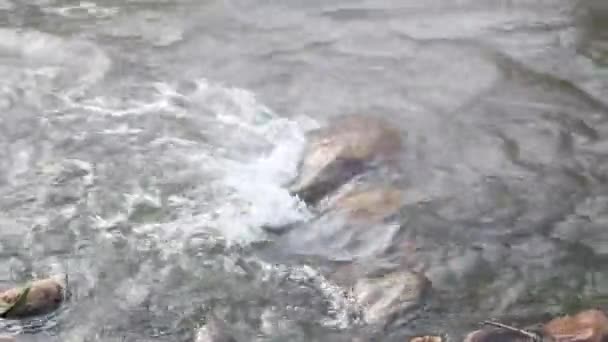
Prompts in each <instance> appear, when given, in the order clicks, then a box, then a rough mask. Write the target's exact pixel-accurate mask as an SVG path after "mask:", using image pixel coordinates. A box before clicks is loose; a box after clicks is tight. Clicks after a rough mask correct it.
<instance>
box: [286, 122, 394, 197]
mask: <svg viewBox="0 0 608 342" xmlns="http://www.w3.org/2000/svg"><path fill="white" fill-rule="evenodd" d="M400 149H401V133H400V132H399V131H398V130H397V129H395V128H394V127H392V126H390V125H389V123H388V122H385V121H383V120H381V119H378V118H372V117H365V116H343V117H339V118H337V119H336V120H334V121H333V122H331V123H330V125H329V127H326V128H321V129H319V130H316V131H313V132H312V133H311V134H310V136H309V142H308V145H307V147H306V150H305V152H304V157H303V160H302V162H301V164H300V170H299V175H298V177H297V179H296V180H295V181H294V182H293V184H292V185H291V186H290V192H291V193H293V194H295V195H297V196H298V197H300V198H301V199H302V200H304V201H305V202H306V203H308V204H315V203H316V202H317V201H319V200H320V199H321V198H323V197H324V196H326V195H327V194H328V193H330V192H332V191H334V190H335V189H337V188H338V187H339V186H341V185H343V184H344V183H346V182H347V181H348V180H350V179H351V178H352V177H354V176H356V175H358V174H360V173H362V172H363V171H364V170H366V169H367V168H369V167H372V166H373V165H374V164H375V163H377V162H379V161H383V160H391V159H392V158H393V157H395V155H396V154H397V153H398V152H399V151H400Z"/></svg>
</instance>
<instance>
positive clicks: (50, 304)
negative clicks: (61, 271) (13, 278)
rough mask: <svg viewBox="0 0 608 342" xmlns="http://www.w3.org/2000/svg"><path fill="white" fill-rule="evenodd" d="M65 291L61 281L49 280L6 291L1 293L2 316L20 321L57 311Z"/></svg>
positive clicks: (37, 281)
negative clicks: (20, 319)
mask: <svg viewBox="0 0 608 342" xmlns="http://www.w3.org/2000/svg"><path fill="white" fill-rule="evenodd" d="M63 289H64V285H63V284H62V283H61V282H60V281H59V280H57V279H53V278H47V279H41V280H36V281H33V282H32V283H31V284H30V285H29V286H27V287H22V288H12V289H9V290H6V291H4V292H2V293H0V300H1V302H2V312H1V314H0V316H1V317H2V318H8V319H19V318H25V317H29V316H37V315H43V314H46V313H49V312H51V311H53V310H56V309H57V308H58V307H59V305H61V303H62V301H63Z"/></svg>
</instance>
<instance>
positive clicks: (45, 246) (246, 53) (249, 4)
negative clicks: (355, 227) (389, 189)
mask: <svg viewBox="0 0 608 342" xmlns="http://www.w3.org/2000/svg"><path fill="white" fill-rule="evenodd" d="M0 23H1V26H0V130H1V134H0V270H1V272H0V281H1V283H2V285H4V286H6V287H9V286H12V285H14V284H15V283H18V282H22V281H27V280H29V279H31V278H32V277H38V276H45V275H49V274H55V273H67V274H68V275H69V279H70V291H71V297H70V299H69V300H68V301H67V303H66V305H64V307H63V308H62V309H61V310H60V311H59V312H57V313H55V314H54V315H51V316H49V317H43V318H40V319H36V320H34V321H31V322H12V321H4V322H1V323H2V325H1V326H0V328H1V330H3V331H5V332H13V333H19V334H20V337H19V338H20V340H19V341H194V339H195V335H196V332H197V329H198V328H200V327H202V326H204V325H205V324H206V322H208V321H210V317H212V316H213V315H215V316H220V317H221V318H222V320H223V321H224V322H225V326H223V328H222V329H224V330H226V331H227V332H230V333H231V334H233V335H234V336H235V337H236V339H237V340H238V341H355V339H354V338H360V340H358V341H363V340H365V339H366V338H370V339H371V340H374V341H376V340H377V341H393V340H394V341H403V340H404V339H405V337H406V336H410V335H411V334H418V333H427V332H434V333H446V334H449V335H450V336H451V337H453V338H454V339H455V340H457V338H458V336H461V335H462V334H464V333H466V332H467V331H469V330H470V329H473V328H475V327H476V323H477V322H478V321H480V320H483V319H487V318H490V317H495V318H500V319H503V320H506V321H510V322H517V321H522V322H534V321H542V320H544V319H546V318H547V317H550V316H552V315H555V314H559V313H564V312H570V311H572V310H576V309H578V308H582V307H585V308H586V307H590V306H600V307H604V306H606V305H608V302H607V300H608V299H607V298H608V297H607V296H608V271H607V269H606V267H605V266H604V265H605V263H606V261H607V258H606V256H607V255H608V228H607V226H606V223H607V222H608V211H607V209H606V208H607V205H608V187H607V181H608V178H607V177H606V172H607V171H608V107H607V106H608V100H607V98H608V97H607V96H608V30H607V29H608V26H607V24H606V23H608V5H606V4H605V3H604V1H602V0H597V1H594V0H585V1H573V0H491V1H490V0H488V1H479V0H458V1H448V0H427V1H410V0H398V1H392V0H374V1H365V0H349V1H346V0H334V1H315V0H311V1H300V0H298V1H295V0H284V1H266V0H256V1H252V0H224V1H219V0H218V1H214V0H190V1H186V0H173V1H169V0H166V1H161V0H145V1H144V0H130V1H124V0H122V1H117V0H105V1H97V2H95V1H86V2H85V1H60V0H21V1H16V0H0ZM354 113H359V114H363V115H374V116H380V117H382V118H384V119H386V120H389V121H390V122H392V123H394V124H395V126H396V127H398V128H400V129H401V130H402V132H403V139H404V142H405V147H406V148H405V149H404V152H403V155H402V156H401V157H402V158H401V164H402V165H401V166H402V167H401V170H402V172H399V173H398V174H393V175H390V179H391V180H392V182H393V184H394V185H395V186H397V187H399V188H400V189H402V190H403V191H404V193H405V194H406V197H407V202H408V203H409V204H411V205H409V206H407V208H406V209H405V210H404V212H403V213H402V215H400V219H399V221H398V222H396V227H398V229H397V230H394V229H393V230H391V231H388V230H387V231H386V233H385V234H378V235H377V236H376V235H372V236H369V235H368V236H366V239H367V240H366V241H365V242H366V243H365V248H363V249H361V250H341V251H339V252H338V251H335V252H333V250H332V251H331V252H328V253H325V255H319V256H318V258H316V259H314V258H313V259H314V260H312V259H310V260H308V259H307V261H300V262H298V261H294V260H292V259H289V260H287V259H285V260H283V259H281V258H279V257H275V258H274V259H273V258H271V257H269V256H268V254H267V253H260V252H259V250H260V248H261V247H260V246H265V247H263V248H261V249H266V248H267V246H268V245H272V244H273V243H276V242H273V241H274V238H273V236H271V235H269V234H267V233H266V232H265V231H264V230H263V229H261V227H262V226H264V225H282V224H289V223H291V222H296V221H299V222H301V221H304V222H308V221H307V220H310V219H311V215H312V213H311V212H310V211H309V210H307V209H306V208H305V206H304V205H303V204H302V203H300V202H299V201H298V200H297V199H295V198H293V197H291V196H290V195H289V194H288V193H287V191H286V190H285V187H284V185H285V184H286V183H288V182H289V181H290V180H291V179H292V178H293V177H294V176H295V175H296V173H297V163H298V160H299V157H300V155H301V153H302V149H303V146H304V144H305V132H306V131H308V130H310V129H313V128H315V127H319V126H322V125H323V124H324V123H325V122H326V121H327V120H328V119H329V118H331V117H335V116H337V115H343V114H354ZM317 232H318V230H317V229H308V230H307V229H306V224H304V228H301V229H300V230H299V231H298V232H297V234H301V237H302V241H307V243H309V245H306V246H304V247H303V248H312V249H313V250H314V247H315V246H316V247H318V249H320V250H321V249H325V248H324V246H325V245H327V244H328V245H335V244H332V243H333V241H319V239H316V240H315V238H316V235H315V234H317ZM386 241H389V244H388V246H387V245H386ZM404 242H408V243H410V244H413V245H415V246H416V250H417V252H416V253H413V254H408V253H407V252H405V251H404V249H403V248H401V247H400V246H402V244H403V243H404ZM336 243H337V242H336ZM282 247H284V248H287V249H289V248H291V247H292V246H275V247H273V248H275V249H278V250H280V249H281V248H282ZM334 253H335V255H334ZM349 253H350V254H349ZM357 253H372V254H373V256H374V257H375V258H376V259H379V260H380V261H379V262H390V261H392V260H395V259H403V258H405V259H407V262H408V263H410V264H411V265H413V267H416V268H417V269H419V270H421V271H423V272H424V273H425V274H426V276H427V277H428V278H429V279H430V280H431V281H432V283H433V293H432V294H431V299H430V300H429V302H428V304H427V305H426V306H425V307H423V308H420V309H419V310H418V311H417V312H416V313H415V315H413V316H412V318H411V319H408V323H407V324H402V325H397V326H395V325H393V326H388V327H384V329H380V328H378V327H374V326H370V325H366V324H362V323H361V322H360V320H358V319H356V315H355V313H356V311H357V308H356V307H355V306H354V304H352V303H350V302H349V301H348V300H347V299H345V297H344V296H343V291H344V290H345V289H343V288H340V287H339V286H337V285H336V284H333V283H332V282H331V281H330V280H329V279H327V278H326V277H325V275H324V274H325V273H324V270H325V269H326V268H332V267H334V266H333V265H334V264H333V263H332V262H330V260H335V259H338V258H342V259H343V258H344V256H345V255H346V256H347V257H348V255H352V254H357ZM338 254H339V255H338ZM270 255H275V256H276V255H284V253H281V252H278V253H276V254H272V253H271V254H270ZM373 266H374V265H373V264H370V267H373Z"/></svg>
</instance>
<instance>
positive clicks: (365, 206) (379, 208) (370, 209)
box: [334, 188, 403, 222]
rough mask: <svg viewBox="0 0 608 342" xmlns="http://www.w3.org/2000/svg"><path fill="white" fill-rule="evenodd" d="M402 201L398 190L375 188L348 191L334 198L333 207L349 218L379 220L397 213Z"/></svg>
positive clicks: (366, 220) (401, 194)
mask: <svg viewBox="0 0 608 342" xmlns="http://www.w3.org/2000/svg"><path fill="white" fill-rule="evenodd" d="M402 203H403V193H402V192H401V191H400V190H397V189H392V188H375V189H371V190H363V191H355V192H352V193H348V194H346V195H345V196H343V197H340V198H338V199H337V200H336V202H335V204H334V208H335V209H337V210H338V211H340V212H342V213H344V214H346V215H347V216H348V218H349V219H351V220H356V221H365V222H380V221H382V220H384V219H386V218H388V217H390V216H391V215H394V214H395V213H397V211H398V210H399V209H400V208H401V206H402Z"/></svg>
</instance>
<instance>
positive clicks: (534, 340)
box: [483, 321, 542, 342]
mask: <svg viewBox="0 0 608 342" xmlns="http://www.w3.org/2000/svg"><path fill="white" fill-rule="evenodd" d="M483 324H485V325H491V326H495V327H498V328H502V329H505V330H509V331H513V332H516V333H518V334H521V335H524V336H527V337H528V338H530V340H531V341H532V342H541V341H542V337H541V336H539V335H537V334H535V333H531V332H529V331H526V330H522V329H518V328H515V327H512V326H509V325H506V324H502V323H498V322H492V321H483Z"/></svg>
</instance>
